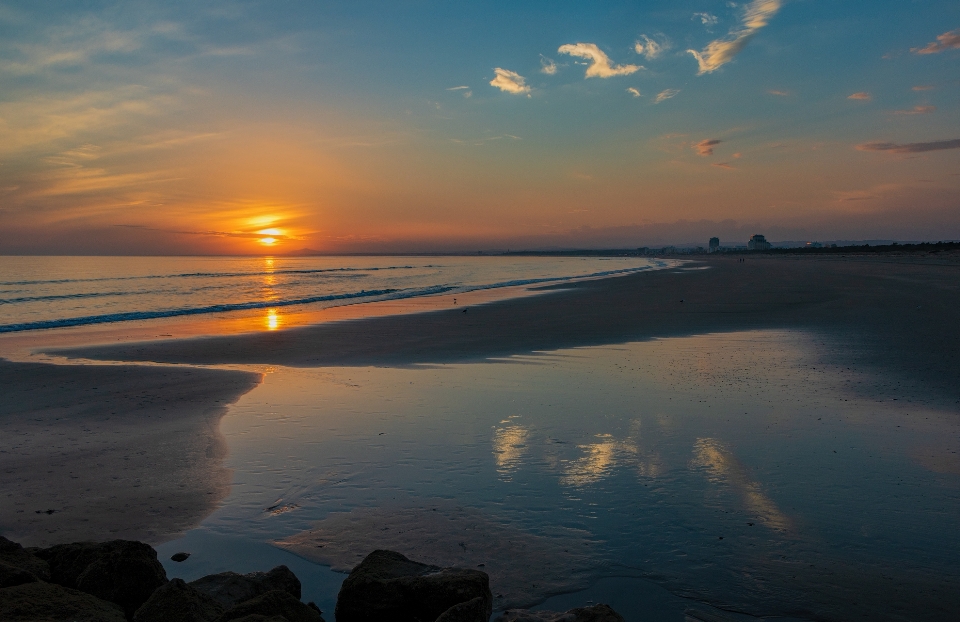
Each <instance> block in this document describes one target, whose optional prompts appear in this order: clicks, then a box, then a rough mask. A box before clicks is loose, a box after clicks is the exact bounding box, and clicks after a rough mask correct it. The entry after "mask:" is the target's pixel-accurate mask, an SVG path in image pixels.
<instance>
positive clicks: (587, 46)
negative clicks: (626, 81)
mask: <svg viewBox="0 0 960 622" xmlns="http://www.w3.org/2000/svg"><path fill="white" fill-rule="evenodd" d="M557 52H559V53H560V54H569V55H570V56H576V57H578V58H585V59H587V60H589V61H590V66H589V67H587V75H586V77H588V78H612V77H613V76H629V75H630V74H632V73H636V72H638V71H640V70H641V69H643V67H641V66H640V65H614V64H613V63H612V62H611V61H610V57H609V56H607V55H606V54H604V53H603V50H601V49H600V48H598V47H597V46H596V44H593V43H568V44H567V45H561V46H560V48H559V49H558V50H557Z"/></svg>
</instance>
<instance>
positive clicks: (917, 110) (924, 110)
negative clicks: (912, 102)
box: [893, 106, 937, 114]
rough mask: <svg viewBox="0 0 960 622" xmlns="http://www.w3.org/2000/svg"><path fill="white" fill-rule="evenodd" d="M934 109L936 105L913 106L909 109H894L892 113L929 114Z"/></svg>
mask: <svg viewBox="0 0 960 622" xmlns="http://www.w3.org/2000/svg"><path fill="white" fill-rule="evenodd" d="M936 109H937V108H936V106H914V107H913V108H911V109H910V110H894V111H893V114H930V113H931V112H933V111H935V110H936Z"/></svg>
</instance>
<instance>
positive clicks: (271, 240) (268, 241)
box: [257, 229, 283, 246]
mask: <svg viewBox="0 0 960 622" xmlns="http://www.w3.org/2000/svg"><path fill="white" fill-rule="evenodd" d="M257 233H259V234H262V235H265V236H267V237H263V238H260V240H259V242H260V243H261V244H263V245H264V246H273V245H274V244H276V243H277V242H278V241H279V240H278V239H277V236H282V235H283V231H282V230H280V229H261V230H260V231H257Z"/></svg>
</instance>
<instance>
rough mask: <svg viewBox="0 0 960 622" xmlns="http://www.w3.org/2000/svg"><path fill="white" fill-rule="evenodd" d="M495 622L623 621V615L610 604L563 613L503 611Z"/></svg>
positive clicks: (579, 608)
mask: <svg viewBox="0 0 960 622" xmlns="http://www.w3.org/2000/svg"><path fill="white" fill-rule="evenodd" d="M495 622H624V619H623V616H621V615H620V614H619V613H617V612H616V611H614V610H613V609H612V608H611V607H610V605H602V604H601V605H593V606H592V607H578V608H576V609H571V610H570V611H567V612H565V613H561V612H559V611H527V610H512V611H505V612H503V615H501V616H500V617H499V618H497V619H496V621H495Z"/></svg>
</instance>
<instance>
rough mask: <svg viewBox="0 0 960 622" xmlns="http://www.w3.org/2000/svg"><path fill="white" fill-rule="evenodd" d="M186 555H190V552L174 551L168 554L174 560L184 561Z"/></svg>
mask: <svg viewBox="0 0 960 622" xmlns="http://www.w3.org/2000/svg"><path fill="white" fill-rule="evenodd" d="M188 557H190V553H174V554H173V555H171V556H170V559H171V560H173V561H175V562H185V561H187V558H188Z"/></svg>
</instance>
